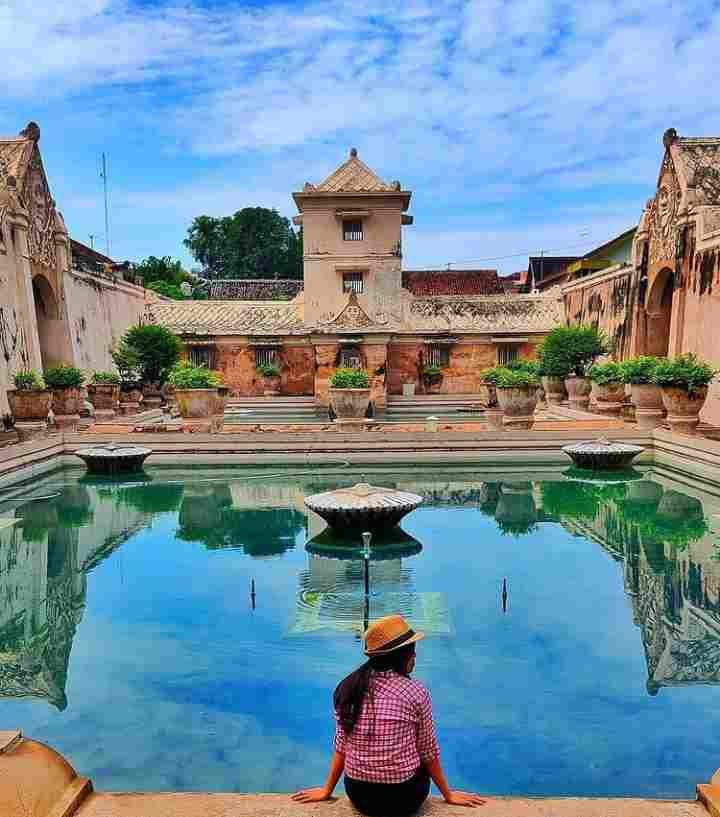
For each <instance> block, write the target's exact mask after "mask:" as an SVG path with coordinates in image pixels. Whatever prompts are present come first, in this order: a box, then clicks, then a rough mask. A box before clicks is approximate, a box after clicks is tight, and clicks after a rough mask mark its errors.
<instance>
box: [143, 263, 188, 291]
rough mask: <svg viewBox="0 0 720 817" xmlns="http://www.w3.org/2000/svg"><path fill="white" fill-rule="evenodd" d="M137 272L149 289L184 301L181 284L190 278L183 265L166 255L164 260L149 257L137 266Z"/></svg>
mask: <svg viewBox="0 0 720 817" xmlns="http://www.w3.org/2000/svg"><path fill="white" fill-rule="evenodd" d="M135 271H136V272H138V273H139V274H140V275H142V277H143V281H144V282H145V286H146V287H147V288H148V289H152V290H154V291H155V292H158V293H159V294H160V295H165V296H166V297H167V298H175V299H176V300H182V299H183V298H184V297H185V296H184V295H183V293H182V290H181V288H180V284H182V283H183V282H184V281H188V280H189V277H190V276H189V275H188V273H187V272H186V271H185V270H184V269H183V267H182V264H181V263H180V262H179V261H177V260H175V259H173V258H171V257H170V256H169V255H164V256H163V257H162V258H158V257H157V256H155V255H149V256H148V257H147V258H146V259H144V260H143V261H140V263H139V264H136V265H135Z"/></svg>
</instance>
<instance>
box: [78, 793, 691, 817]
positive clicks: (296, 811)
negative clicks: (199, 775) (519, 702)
mask: <svg viewBox="0 0 720 817" xmlns="http://www.w3.org/2000/svg"><path fill="white" fill-rule="evenodd" d="M468 813H469V814H476V815H478V817H707V812H706V811H705V808H704V807H703V806H702V805H701V804H700V803H699V802H697V801H694V802H684V801H671V800H641V799H636V798H612V799H585V798H552V799H539V798H538V799H530V798H514V797H513V798H505V797H501V798H491V799H489V800H488V802H487V803H486V804H485V805H484V806H482V807H481V808H478V809H475V810H473V811H468V810H466V809H458V808H457V807H454V806H448V805H446V804H445V803H443V802H442V801H441V800H438V799H436V798H431V799H430V801H429V802H428V803H427V804H426V805H425V806H424V807H423V808H422V810H421V811H420V812H419V814H420V817H451V816H452V817H458V815H462V814H468ZM210 815H212V817H357V815H358V812H357V811H355V809H354V808H353V807H352V806H351V805H350V803H349V801H348V800H347V799H346V798H345V797H339V798H337V799H335V800H332V801H328V802H326V803H315V804H312V805H301V804H299V803H294V802H293V801H292V800H291V799H290V797H289V796H288V795H286V794H190V793H187V794H180V793H178V794H102V793H98V794H93V795H90V797H89V798H88V799H87V800H86V801H85V802H84V803H83V804H82V806H81V807H80V809H79V811H77V812H76V817H210Z"/></svg>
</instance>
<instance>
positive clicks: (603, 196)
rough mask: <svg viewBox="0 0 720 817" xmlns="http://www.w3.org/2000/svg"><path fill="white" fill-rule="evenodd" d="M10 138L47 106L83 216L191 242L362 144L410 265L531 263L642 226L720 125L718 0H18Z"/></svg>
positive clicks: (5, 64) (282, 199)
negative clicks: (407, 201) (197, 221)
mask: <svg viewBox="0 0 720 817" xmlns="http://www.w3.org/2000/svg"><path fill="white" fill-rule="evenodd" d="M0 42H1V43H2V50H1V53H2V61H1V63H0V134H2V135H13V134H15V133H17V132H18V131H19V130H20V129H21V128H23V127H24V126H25V124H26V123H27V122H28V121H29V120H31V119H32V120H35V121H37V122H38V124H39V125H40V128H41V134H42V135H41V142H40V146H41V150H42V154H43V159H44V162H45V166H46V170H47V173H48V176H49V181H50V185H51V189H52V191H53V195H54V197H55V199H56V200H57V202H58V206H59V208H60V210H61V211H62V212H63V214H64V216H65V220H66V223H67V225H68V228H69V229H70V232H71V234H72V235H73V236H74V237H75V238H77V239H78V240H80V241H83V242H85V243H89V242H90V238H89V236H90V235H91V234H93V235H95V236H96V238H95V244H96V246H97V247H98V248H100V249H103V248H104V247H105V236H104V216H103V197H102V181H101V179H100V175H99V167H100V156H101V154H102V153H103V152H105V153H106V155H107V157H108V181H109V187H110V251H111V254H112V255H113V257H115V258H117V259H118V260H124V259H130V260H134V261H137V260H140V259H142V258H144V257H145V256H147V255H151V254H152V255H159V256H161V255H171V256H175V257H179V258H181V259H182V260H183V262H184V263H186V264H187V265H189V266H191V265H192V260H191V259H190V257H189V256H188V255H187V252H186V251H185V249H184V248H183V244H182V241H183V238H184V237H185V235H186V231H187V228H188V226H189V224H190V222H191V221H192V219H193V218H194V217H195V216H197V215H201V214H208V215H213V216H221V215H229V214H231V213H233V212H235V211H236V210H238V209H240V208H242V207H247V206H264V207H275V208H277V209H278V210H279V211H280V212H281V213H282V214H283V215H286V216H288V217H291V216H292V215H293V214H294V213H295V208H294V204H293V201H292V198H291V196H290V193H291V191H293V190H299V189H301V188H302V185H303V184H304V183H305V182H306V181H311V182H314V183H319V182H320V181H322V179H323V178H324V177H325V176H327V175H328V174H329V173H331V172H332V171H333V170H334V169H335V168H336V167H337V166H338V165H339V164H340V163H341V162H342V161H344V160H345V159H346V158H347V155H348V150H349V149H350V148H351V147H356V148H357V150H358V153H359V156H360V158H361V159H362V160H363V161H365V162H366V163H367V164H368V165H369V166H370V167H371V168H373V169H374V170H375V171H376V172H377V173H378V174H379V175H380V176H381V177H383V178H385V179H387V180H389V181H390V180H395V179H399V180H400V181H401V182H402V185H403V187H404V188H407V189H410V190H412V191H414V192H413V198H412V202H411V208H410V211H409V212H411V213H412V214H413V215H414V216H415V225H414V226H412V227H409V228H405V231H404V236H403V248H404V259H403V265H404V267H405V268H422V267H445V266H446V265H447V264H452V265H454V266H456V267H457V268H462V267H473V266H475V267H477V266H482V267H496V268H498V269H499V270H501V271H502V272H511V271H513V270H517V269H522V268H524V267H526V266H527V255H528V254H529V253H536V252H539V251H540V250H544V251H545V252H546V253H552V252H555V253H557V254H573V253H581V252H583V251H585V250H587V249H590V248H591V247H593V246H597V245H599V244H602V243H604V241H605V240H607V239H608V238H610V237H612V236H613V235H616V234H618V233H620V232H622V231H624V230H625V229H627V228H629V227H630V226H632V225H633V224H635V223H637V220H638V218H639V216H640V213H641V211H642V208H643V206H644V203H645V201H646V200H647V198H649V197H650V196H651V195H653V192H654V186H655V181H656V177H657V172H658V169H659V165H660V161H661V159H662V134H663V131H664V130H665V129H666V128H669V127H674V128H676V129H677V130H678V132H679V133H680V135H686V136H690V135H692V136H708V135H717V134H718V133H720V101H718V99H717V94H715V93H712V91H710V92H709V93H708V91H709V90H710V88H712V87H713V86H714V83H715V82H716V80H717V73H718V69H717V67H716V65H715V55H716V54H717V53H718V49H719V47H720V2H715V1H714V0H684V2H682V3H678V2H669V1H668V0H625V2H622V3H618V2H605V0H590V2H575V1H574V0H521V1H520V2H513V1H512V0H510V1H509V2H508V1H507V0H506V1H505V2H503V0H431V1H430V2H425V0H402V2H400V1H399V0H398V1H397V2H396V0H382V1H380V0H363V2H362V3H357V2H346V1H345V0H339V2H331V1H330V0H324V2H323V1H322V0H320V2H317V1H315V0H307V1H305V0H300V1H299V2H279V1H278V2H275V1H274V0H269V2H236V0H217V2H200V0H185V1H184V2H179V1H178V0H169V1H168V0H74V2H73V3H58V2H57V0H33V4H32V13H29V10H28V3H27V0H0Z"/></svg>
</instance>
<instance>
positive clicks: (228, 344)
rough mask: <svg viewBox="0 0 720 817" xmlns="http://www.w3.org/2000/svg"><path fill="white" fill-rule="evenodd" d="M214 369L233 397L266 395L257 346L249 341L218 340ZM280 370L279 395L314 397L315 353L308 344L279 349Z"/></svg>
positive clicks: (235, 339) (234, 339) (289, 345)
mask: <svg viewBox="0 0 720 817" xmlns="http://www.w3.org/2000/svg"><path fill="white" fill-rule="evenodd" d="M215 350H216V363H215V368H216V370H217V371H218V372H220V374H221V375H222V378H223V380H224V381H225V385H226V386H228V388H229V389H230V392H231V394H232V395H233V396H234V397H258V396H260V395H262V393H263V381H262V378H261V377H260V376H259V375H258V373H257V371H256V366H257V357H256V352H255V347H254V346H252V345H250V344H249V342H248V341H247V340H245V341H240V342H239V341H238V339H237V338H224V339H223V338H220V339H218V342H217V345H216V346H215ZM278 364H279V367H280V370H281V373H282V374H281V382H280V394H284V395H290V396H303V395H307V396H312V394H313V387H314V369H315V354H314V351H313V348H312V346H310V345H309V344H304V345H301V344H300V343H298V344H297V345H291V344H288V345H286V346H282V347H280V348H279V349H278Z"/></svg>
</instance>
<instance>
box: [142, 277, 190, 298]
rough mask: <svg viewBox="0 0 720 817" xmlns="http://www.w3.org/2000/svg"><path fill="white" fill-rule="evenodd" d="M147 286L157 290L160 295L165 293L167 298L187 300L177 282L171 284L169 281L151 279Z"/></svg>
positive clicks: (154, 290)
mask: <svg viewBox="0 0 720 817" xmlns="http://www.w3.org/2000/svg"><path fill="white" fill-rule="evenodd" d="M145 286H146V287H147V289H151V290H152V291H153V292H157V294H158V295H164V296H165V297H166V298H172V299H173V300H175V301H183V300H185V296H184V295H183V294H182V290H181V289H180V287H179V286H178V285H177V284H169V283H168V282H167V281H150V283H146V284H145Z"/></svg>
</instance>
